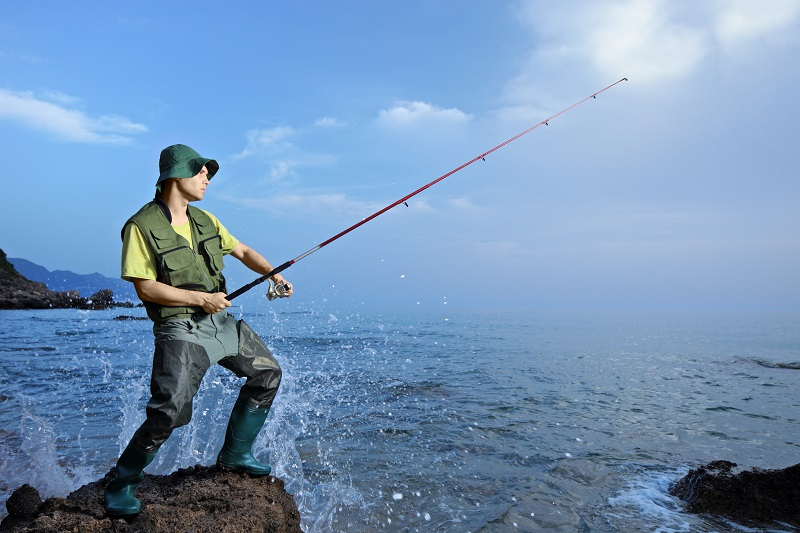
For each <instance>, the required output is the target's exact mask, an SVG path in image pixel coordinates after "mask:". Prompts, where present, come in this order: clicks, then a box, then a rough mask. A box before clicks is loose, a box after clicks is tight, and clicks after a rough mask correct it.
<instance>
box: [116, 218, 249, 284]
mask: <svg viewBox="0 0 800 533" xmlns="http://www.w3.org/2000/svg"><path fill="white" fill-rule="evenodd" d="M203 212H204V213H205V214H206V215H208V217H209V218H210V219H211V221H212V222H213V223H214V227H215V228H217V233H218V234H219V236H220V238H221V240H222V253H223V254H225V255H227V254H229V253H231V252H232V251H233V249H234V248H236V245H237V244H239V241H238V240H237V239H236V238H235V237H234V236H233V235H231V234H230V233H229V232H228V230H227V229H225V226H223V225H222V224H221V223H220V221H219V220H217V218H216V217H215V216H214V215H212V214H211V213H209V212H208V211H203ZM172 229H174V230H175V232H176V233H177V234H178V235H180V236H181V237H183V238H184V239H186V240H187V241H189V243H190V244H191V245H192V247H194V243H193V242H192V227H191V223H190V222H186V224H183V225H181V226H172ZM156 275H157V274H156V260H155V257H154V256H153V253H152V252H151V251H150V247H149V246H148V245H147V241H146V240H145V239H144V236H143V235H142V232H141V230H140V229H139V227H138V226H137V225H136V224H128V225H127V226H125V234H124V236H123V239H122V276H121V277H122V279H124V280H125V281H133V278H138V279H156Z"/></svg>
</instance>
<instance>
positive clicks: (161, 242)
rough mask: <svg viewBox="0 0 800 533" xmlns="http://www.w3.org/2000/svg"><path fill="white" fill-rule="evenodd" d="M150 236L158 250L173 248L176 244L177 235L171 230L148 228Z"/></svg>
mask: <svg viewBox="0 0 800 533" xmlns="http://www.w3.org/2000/svg"><path fill="white" fill-rule="evenodd" d="M150 235H152V236H153V240H154V242H155V244H156V246H157V247H158V249H159V250H164V249H167V248H175V246H177V244H178V240H177V234H176V233H175V230H173V229H172V228H150Z"/></svg>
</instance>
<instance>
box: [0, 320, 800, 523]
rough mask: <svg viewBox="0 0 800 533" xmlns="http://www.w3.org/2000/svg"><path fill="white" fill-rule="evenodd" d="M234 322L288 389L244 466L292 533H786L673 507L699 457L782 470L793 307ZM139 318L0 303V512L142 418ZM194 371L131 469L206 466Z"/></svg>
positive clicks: (797, 364)
mask: <svg viewBox="0 0 800 533" xmlns="http://www.w3.org/2000/svg"><path fill="white" fill-rule="evenodd" d="M292 309H293V310H292V311H291V312H272V311H270V312H265V311H264V308H263V307H261V308H259V309H241V308H233V311H232V313H233V314H234V315H236V316H239V315H242V316H244V317H245V318H246V319H247V321H248V323H250V324H251V325H252V326H253V328H254V329H255V330H256V331H258V332H259V333H260V334H261V335H262V336H263V338H264V339H265V341H266V342H267V344H268V345H269V346H270V348H271V349H272V350H273V352H274V353H275V355H276V356H277V358H278V359H279V360H280V362H281V365H282V366H283V368H284V380H283V384H282V387H281V391H280V392H279V394H278V397H277V399H276V402H275V405H274V406H273V409H272V412H271V413H270V417H269V419H268V421H267V425H266V426H265V429H264V431H263V432H262V434H261V435H260V437H259V439H258V441H257V446H256V450H257V455H259V456H261V457H263V458H266V457H269V460H270V462H271V464H272V465H273V468H274V471H275V474H276V475H277V476H279V477H281V478H282V479H284V480H285V482H286V487H287V490H288V491H289V492H291V493H292V494H293V495H294V497H295V500H296V501H297V504H298V507H299V508H300V512H301V514H302V526H303V528H304V530H305V531H308V532H328V531H343V532H344V531H347V532H358V531H387V532H394V531H398V532H399V531H403V532H405V531H437V532H439V531H441V532H505V531H508V532H511V531H587V532H588V531H597V532H605V531H623V532H626V531H658V532H711V531H792V529H791V528H789V527H787V526H785V525H783V526H782V525H780V524H775V525H774V527H772V528H770V529H766V530H764V529H757V528H753V527H746V526H745V525H741V524H734V523H730V522H727V521H725V520H722V519H719V518H715V517H708V516H694V515H690V514H687V513H684V512H683V511H682V505H681V503H680V501H678V500H676V499H675V498H673V497H671V496H670V495H669V493H668V489H669V486H670V485H671V484H672V483H674V482H675V481H677V480H678V479H679V478H680V477H681V476H682V475H684V474H685V473H686V472H687V471H688V469H689V468H691V467H695V466H698V465H701V464H705V463H707V462H709V461H711V460H715V459H725V460H729V461H733V462H736V463H738V464H739V465H741V466H742V467H746V468H751V467H760V468H784V467H787V466H790V465H793V464H796V463H798V462H800V387H798V383H800V315H798V314H724V313H716V314H703V313H601V312H572V313H569V312H558V313H548V312H533V311H509V310H506V311H497V312H489V311H482V312H467V311H457V310H452V309H447V308H446V306H443V308H442V309H441V310H437V311H426V312H406V311H397V312H390V311H383V312H376V311H366V310H351V311H343V310H322V309H317V308H314V309H298V308H297V307H296V306H295V307H293V308H292ZM125 314H134V315H137V316H144V315H143V312H142V310H140V309H134V310H128V309H116V310H109V311H77V310H51V311H0V317H2V320H3V324H4V328H3V329H2V331H0V362H1V364H0V503H2V504H3V505H2V509H0V513H1V514H2V515H3V516H4V515H5V512H6V511H5V505H4V502H5V500H6V499H7V498H8V496H9V495H10V493H11V492H12V491H13V490H14V489H15V488H16V487H18V486H20V485H22V484H23V483H30V484H31V485H33V486H35V487H36V488H38V489H39V491H40V492H41V493H42V494H43V496H65V495H66V494H68V493H69V492H70V491H72V490H74V489H76V488H77V487H79V486H81V485H82V484H84V483H87V482H90V481H94V480H95V479H97V478H99V477H101V476H102V475H104V474H105V473H106V472H107V471H108V469H109V468H111V467H112V466H113V464H114V462H115V461H116V458H117V456H118V454H119V453H120V451H121V450H122V448H124V446H125V445H126V444H127V442H128V439H129V438H130V437H131V435H132V434H133V431H134V430H135V429H136V428H137V427H138V425H139V423H140V422H141V421H142V419H143V416H144V404H145V403H146V401H147V398H148V383H149V372H150V360H151V355H152V334H151V333H150V323H149V322H148V321H145V320H115V317H117V316H118V315H125ZM239 384H240V382H239V380H237V379H236V378H235V377H233V376H232V375H231V374H229V373H228V372H227V371H225V370H224V369H221V368H220V369H212V371H211V372H209V374H208V375H207V376H206V378H205V380H204V382H203V385H202V388H201V390H200V392H199V394H198V396H197V398H196V401H195V406H194V416H193V420H192V422H191V423H190V424H189V425H188V426H186V427H184V428H181V429H179V430H177V431H176V432H175V433H174V434H173V436H172V437H171V438H170V440H169V441H167V443H166V444H165V445H164V447H162V449H161V450H160V451H159V454H158V456H157V457H156V460H155V462H154V463H153V464H152V465H151V466H150V467H149V468H148V469H147V471H148V472H151V473H155V474H166V473H169V472H171V471H174V470H176V469H178V468H183V467H186V466H190V465H194V464H198V463H200V464H213V462H214V460H215V457H216V453H217V451H218V448H219V446H220V444H221V442H222V439H223V436H224V431H225V425H226V423H227V417H228V413H229V411H230V408H231V406H232V404H233V401H234V399H235V397H236V394H237V393H238V388H239Z"/></svg>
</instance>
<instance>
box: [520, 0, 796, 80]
mask: <svg viewBox="0 0 800 533" xmlns="http://www.w3.org/2000/svg"><path fill="white" fill-rule="evenodd" d="M521 6H522V7H521V9H519V11H518V13H519V19H520V22H521V23H522V25H523V26H525V27H527V28H528V29H529V30H530V32H531V35H532V36H535V41H533V42H534V45H533V49H532V55H531V59H530V62H529V64H528V66H527V68H526V69H525V71H524V72H523V73H522V74H521V75H520V77H519V78H518V79H517V80H515V81H514V82H513V83H512V84H511V85H510V92H511V93H512V94H513V92H514V89H516V90H517V91H519V87H523V86H525V83H526V82H529V80H530V79H533V78H535V77H536V76H538V75H541V74H542V70H543V67H544V65H548V66H550V67H556V66H557V67H558V68H560V69H564V68H565V66H566V65H569V63H570V62H578V63H586V64H589V65H591V66H592V67H593V68H594V69H595V70H596V71H598V72H599V73H602V74H603V75H604V76H605V77H606V78H608V79H614V78H618V77H622V76H627V77H630V78H631V79H635V80H636V82H637V83H659V82H663V81H668V80H672V79H679V78H682V77H685V76H689V75H691V74H693V73H694V72H696V71H697V70H698V69H700V68H701V66H702V65H703V63H704V62H705V61H707V60H708V59H709V58H710V57H712V56H716V55H717V54H720V55H721V56H722V57H725V55H726V54H727V53H729V52H733V51H734V50H733V48H734V47H735V46H736V45H737V44H745V43H752V42H754V41H755V40H756V39H758V40H761V41H764V42H768V41H770V40H771V39H779V38H781V36H783V35H792V34H793V33H794V32H795V31H796V28H795V26H796V25H797V20H798V14H799V13H800V2H798V0H771V1H769V2H755V1H752V0H717V1H707V2H670V1H668V0H599V1H596V2H592V3H591V4H587V3H585V2H578V1H563V2H559V3H558V4H553V3H540V2H531V1H528V2H524V3H522V4H521ZM730 57H734V56H730Z"/></svg>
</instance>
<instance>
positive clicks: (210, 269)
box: [122, 201, 226, 322]
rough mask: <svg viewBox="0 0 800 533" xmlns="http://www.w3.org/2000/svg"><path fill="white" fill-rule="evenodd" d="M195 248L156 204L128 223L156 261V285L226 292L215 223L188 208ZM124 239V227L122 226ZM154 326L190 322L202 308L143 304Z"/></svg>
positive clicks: (143, 208)
mask: <svg viewBox="0 0 800 533" xmlns="http://www.w3.org/2000/svg"><path fill="white" fill-rule="evenodd" d="M188 214H189V224H191V228H192V239H193V240H194V248H192V247H191V246H190V245H189V242H188V241H187V240H186V239H184V238H183V237H181V236H180V235H178V234H177V233H176V232H175V230H174V229H172V225H171V224H170V221H169V220H167V217H166V216H165V214H164V212H163V211H162V208H161V207H159V205H158V204H157V203H156V202H155V201H153V202H150V203H148V204H146V205H145V206H144V207H142V208H141V209H140V210H139V211H138V212H137V213H136V214H135V215H133V216H132V217H131V218H130V219H128V221H127V222H126V223H125V226H127V225H128V224H131V223H133V224H136V226H137V227H138V228H139V230H140V231H141V232H142V235H143V236H144V239H145V240H146V241H147V244H148V245H149V246H150V250H151V252H152V253H153V256H154V257H155V260H156V273H157V274H156V276H157V277H156V281H160V282H161V283H166V284H167V285H172V286H173V287H177V288H179V289H187V290H190V291H202V292H220V291H221V292H225V291H226V289H225V277H224V276H223V275H222V269H223V267H224V266H225V264H224V263H223V260H222V256H223V254H222V239H221V238H220V236H219V234H218V233H217V228H216V227H215V226H214V222H213V221H212V220H211V218H210V217H209V216H208V215H206V214H205V213H204V212H203V211H202V210H200V209H197V208H196V207H193V206H191V205H190V206H188ZM122 232H123V235H124V233H125V227H124V226H123V230H122ZM144 306H145V309H147V316H149V317H150V319H151V320H153V322H163V321H164V320H167V319H171V318H188V317H191V316H194V315H196V314H197V313H202V312H203V308H202V307H188V306H185V307H170V306H166V305H160V304H157V303H154V302H144Z"/></svg>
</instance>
